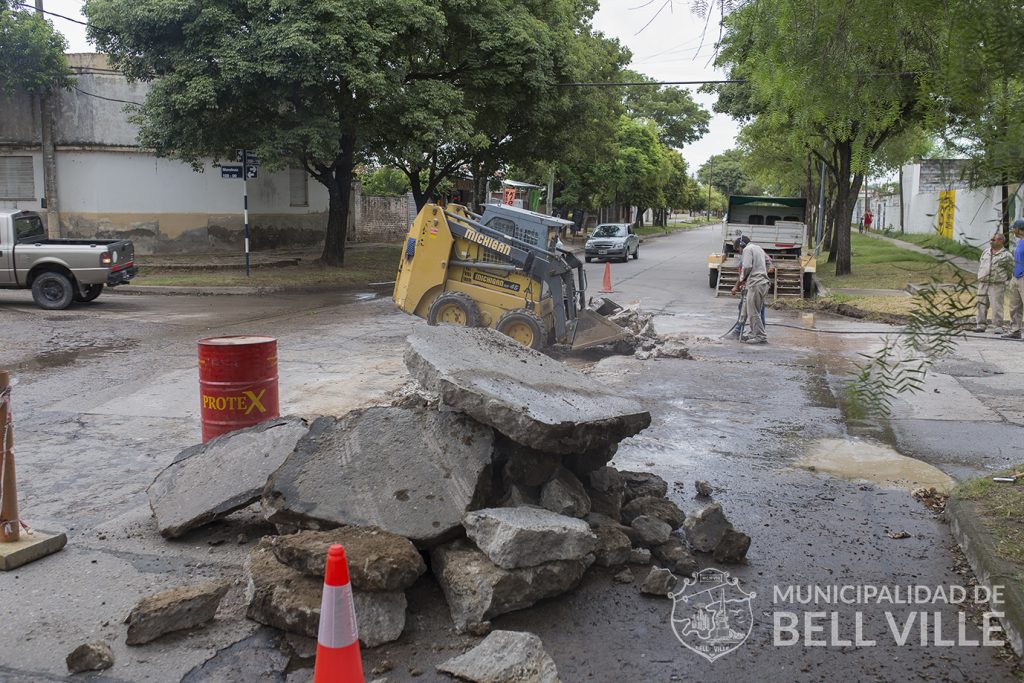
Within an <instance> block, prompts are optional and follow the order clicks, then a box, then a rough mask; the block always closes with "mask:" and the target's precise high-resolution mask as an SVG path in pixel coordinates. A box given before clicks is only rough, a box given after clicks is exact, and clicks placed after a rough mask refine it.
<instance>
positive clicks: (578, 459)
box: [562, 443, 619, 480]
mask: <svg viewBox="0 0 1024 683" xmlns="http://www.w3.org/2000/svg"><path fill="white" fill-rule="evenodd" d="M618 450H619V444H617V443H613V444H609V445H608V446H605V447H604V448H595V449H594V450H590V451H585V452H583V453H569V454H568V455H563V456H562V466H563V467H565V468H566V469H567V470H569V471H570V472H572V473H573V474H575V475H576V476H577V477H579V478H580V479H581V480H583V479H585V478H586V476H587V475H588V474H590V473H591V472H593V471H595V470H598V469H600V468H602V467H604V466H605V465H607V464H608V463H609V462H611V459H612V458H614V457H615V454H616V453H617V452H618Z"/></svg>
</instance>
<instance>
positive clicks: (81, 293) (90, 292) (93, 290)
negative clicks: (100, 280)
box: [75, 284, 103, 304]
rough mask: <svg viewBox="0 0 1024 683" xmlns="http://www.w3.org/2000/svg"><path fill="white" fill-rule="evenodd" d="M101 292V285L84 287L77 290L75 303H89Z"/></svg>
mask: <svg viewBox="0 0 1024 683" xmlns="http://www.w3.org/2000/svg"><path fill="white" fill-rule="evenodd" d="M102 292H103V285H102V284H99V285H85V286H84V287H80V288H79V289H78V293H77V294H75V301H77V302H78V303H80V304H85V303H89V302H90V301H92V300H94V299H95V298H96V297H98V296H99V295H100V293H102Z"/></svg>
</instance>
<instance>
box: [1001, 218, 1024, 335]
mask: <svg viewBox="0 0 1024 683" xmlns="http://www.w3.org/2000/svg"><path fill="white" fill-rule="evenodd" d="M1013 234H1014V235H1015V236H1016V237H1017V247H1016V248H1015V249H1014V250H1013V279H1012V280H1010V331H1009V332H1008V333H1006V334H1004V335H1003V338H1004V339H1020V322H1021V318H1022V317H1024V218H1018V219H1017V220H1015V221H1014V222H1013Z"/></svg>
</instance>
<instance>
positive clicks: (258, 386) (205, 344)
mask: <svg viewBox="0 0 1024 683" xmlns="http://www.w3.org/2000/svg"><path fill="white" fill-rule="evenodd" d="M199 401H200V406H201V409H202V419H203V443H206V442H207V441H209V440H210V439H212V438H213V437H215V436H220V435H221V434H225V433H227V432H231V431H234V430H236V429H241V428H242V427H249V426H251V425H254V424H257V423H259V422H263V421H264V420H272V419H274V418H275V417H280V415H281V413H280V406H279V405H278V400H277V340H276V339H274V338H273V337H252V336H239V337H210V338H208V339H200V340H199Z"/></svg>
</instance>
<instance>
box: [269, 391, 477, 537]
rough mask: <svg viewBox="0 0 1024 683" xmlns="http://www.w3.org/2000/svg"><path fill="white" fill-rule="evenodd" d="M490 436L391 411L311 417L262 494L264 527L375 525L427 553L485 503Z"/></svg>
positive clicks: (443, 420) (429, 416)
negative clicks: (309, 424)
mask: <svg viewBox="0 0 1024 683" xmlns="http://www.w3.org/2000/svg"><path fill="white" fill-rule="evenodd" d="M493 445H494V431H493V430H492V429H491V428H490V427H486V426H484V425H482V424H480V423H478V422H476V421H475V420H473V419H471V418H469V417H467V416H465V415H462V414H459V413H451V412H438V411H436V410H423V409H406V408H394V407H378V408H366V409H363V410H355V411H352V412H350V413H348V414H347V415H345V416H343V417H341V418H334V417H321V418H319V419H317V420H316V421H315V422H314V423H313V425H312V427H310V430H309V434H307V435H306V436H305V437H304V438H303V439H302V440H301V441H299V443H298V445H297V446H296V447H295V451H294V452H293V453H292V454H291V455H290V456H288V458H287V460H285V462H284V464H282V465H281V467H280V468H279V469H278V470H277V471H276V472H274V474H273V475H272V476H271V477H270V480H269V481H268V482H267V488H266V489H265V491H264V494H263V508H264V512H265V514H266V516H267V519H268V520H269V521H271V522H273V523H274V524H289V525H295V526H297V527H299V528H304V529H330V528H333V527H337V526H345V525H352V526H376V527H380V528H381V529H384V530H385V531H388V532H391V533H393V534H397V535H399V536H404V537H405V538H408V539H409V540H411V541H412V542H413V543H414V544H416V545H417V546H419V547H430V546H432V545H436V544H438V543H441V542H443V541H445V540H447V539H450V538H453V537H454V536H456V535H458V534H459V533H461V528H460V527H461V523H462V518H463V516H464V515H465V514H466V511H467V510H472V509H474V508H477V507H482V506H483V505H484V502H485V501H486V500H487V499H488V498H489V497H490V495H491V493H490V486H491V478H492V477H491V457H492V448H493Z"/></svg>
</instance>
